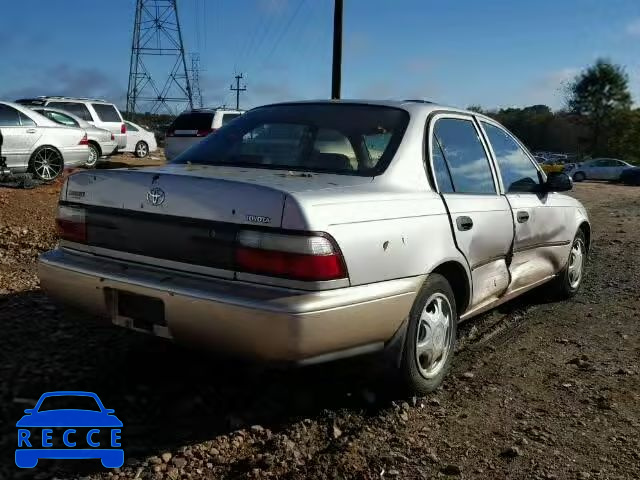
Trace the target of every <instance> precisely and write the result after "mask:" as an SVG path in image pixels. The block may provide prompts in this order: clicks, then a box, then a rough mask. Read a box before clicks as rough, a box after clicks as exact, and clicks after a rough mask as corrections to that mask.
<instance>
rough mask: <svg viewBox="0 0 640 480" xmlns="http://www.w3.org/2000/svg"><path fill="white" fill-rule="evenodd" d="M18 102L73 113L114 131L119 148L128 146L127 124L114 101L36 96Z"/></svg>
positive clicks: (99, 126)
mask: <svg viewBox="0 0 640 480" xmlns="http://www.w3.org/2000/svg"><path fill="white" fill-rule="evenodd" d="M16 103H20V104H22V105H29V106H40V107H51V108H57V109H58V110H64V111H65V112H69V113H73V114H74V115H75V116H76V117H80V118H81V119H83V120H85V121H86V122H89V123H90V124H91V125H94V126H96V127H98V128H103V129H105V130H109V131H110V132H111V133H113V135H114V137H115V140H116V143H117V145H118V150H120V149H123V148H125V147H126V146H127V126H126V125H125V123H124V120H123V119H122V115H121V114H120V111H119V110H118V107H116V106H115V105H114V104H113V103H110V102H107V101H105V100H97V99H90V98H74V97H46V96H45V97H36V98H23V99H20V100H16Z"/></svg>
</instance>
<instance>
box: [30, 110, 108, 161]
mask: <svg viewBox="0 0 640 480" xmlns="http://www.w3.org/2000/svg"><path fill="white" fill-rule="evenodd" d="M31 109H32V110H33V111H34V112H38V113H40V114H42V115H44V116H45V117H47V118H48V119H50V120H53V121H54V122H56V123H59V124H60V125H66V126H67V127H78V128H82V129H83V130H84V131H85V132H87V138H88V139H89V159H88V160H87V163H85V164H84V166H85V167H86V168H93V167H95V166H96V163H98V160H99V159H100V157H103V156H104V157H108V156H109V155H111V154H113V153H114V152H115V150H116V149H117V148H118V144H117V143H116V139H115V136H114V134H113V133H111V132H110V131H109V130H105V129H103V128H98V127H94V126H93V125H91V124H90V123H89V122H87V121H85V120H83V119H81V118H80V117H77V116H75V115H74V114H72V113H69V112H65V111H64V110H58V109H57V108H49V107H31Z"/></svg>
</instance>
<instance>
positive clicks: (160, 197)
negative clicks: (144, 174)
mask: <svg viewBox="0 0 640 480" xmlns="http://www.w3.org/2000/svg"><path fill="white" fill-rule="evenodd" d="M147 202H149V203H150V204H151V205H153V206H154V207H159V206H160V205H162V204H163V203H164V190H162V189H161V188H159V187H153V188H152V189H151V190H149V191H148V192H147Z"/></svg>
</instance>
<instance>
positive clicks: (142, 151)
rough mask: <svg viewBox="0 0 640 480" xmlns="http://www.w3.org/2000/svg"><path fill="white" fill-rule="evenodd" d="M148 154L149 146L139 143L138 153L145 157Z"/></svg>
mask: <svg viewBox="0 0 640 480" xmlns="http://www.w3.org/2000/svg"><path fill="white" fill-rule="evenodd" d="M146 154H147V147H146V146H145V145H144V143H141V144H139V145H138V155H139V156H141V157H144V156H145V155H146Z"/></svg>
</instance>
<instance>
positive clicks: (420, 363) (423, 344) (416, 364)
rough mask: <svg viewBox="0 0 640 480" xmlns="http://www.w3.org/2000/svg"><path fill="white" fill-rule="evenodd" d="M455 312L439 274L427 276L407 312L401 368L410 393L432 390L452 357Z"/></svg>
mask: <svg viewBox="0 0 640 480" xmlns="http://www.w3.org/2000/svg"><path fill="white" fill-rule="evenodd" d="M457 323H458V313H457V309H456V301H455V297H454V295H453V291H452V290H451V285H449V282H448V281H447V279H446V278H444V277H443V276H442V275H439V274H431V275H429V276H428V277H427V280H426V281H425V283H424V285H423V286H422V288H421V289H420V292H419V293H418V296H417V297H416V301H415V303H414V304H413V308H412V309H411V313H410V315H409V325H408V328H407V333H406V337H405V342H404V350H403V353H402V361H401V369H402V375H403V377H404V380H405V385H406V387H407V388H408V390H409V391H410V392H412V393H418V394H425V393H428V392H432V391H434V390H435V389H436V388H438V386H440V384H441V383H442V381H443V379H444V377H445V376H446V374H447V371H448V370H449V367H450V365H451V360H452V359H453V352H454V346H455V342H456V326H457Z"/></svg>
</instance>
